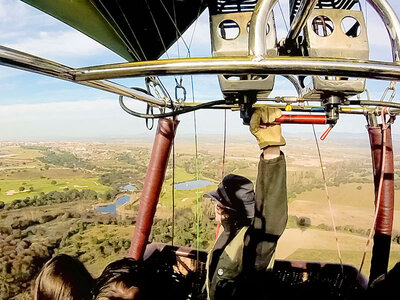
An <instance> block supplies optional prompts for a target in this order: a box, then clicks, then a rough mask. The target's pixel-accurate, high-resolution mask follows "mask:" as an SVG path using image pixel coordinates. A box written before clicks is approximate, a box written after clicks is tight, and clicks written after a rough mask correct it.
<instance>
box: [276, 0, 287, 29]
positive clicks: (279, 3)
mask: <svg viewBox="0 0 400 300" xmlns="http://www.w3.org/2000/svg"><path fill="white" fill-rule="evenodd" d="M278 5H279V10H280V12H281V16H282V20H283V23H284V24H285V27H286V30H287V31H289V27H288V25H287V23H286V19H285V14H284V13H283V10H282V6H281V2H279V1H278Z"/></svg>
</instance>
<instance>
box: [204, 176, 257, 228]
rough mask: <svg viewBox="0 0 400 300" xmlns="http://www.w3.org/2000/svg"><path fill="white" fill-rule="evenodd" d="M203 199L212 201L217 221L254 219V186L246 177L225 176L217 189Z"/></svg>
mask: <svg viewBox="0 0 400 300" xmlns="http://www.w3.org/2000/svg"><path fill="white" fill-rule="evenodd" d="M204 197H208V198H211V201H214V203H215V215H216V219H217V221H224V220H228V221H231V220H232V221H233V220H235V221H238V220H249V219H252V218H253V217H254V210H255V208H254V205H255V200H254V197H255V196H254V185H253V183H252V182H251V181H250V180H249V179H247V178H246V177H243V176H240V175H234V174H229V175H226V176H225V177H224V179H223V180H222V182H221V183H220V184H219V185H218V189H217V190H215V191H212V192H209V193H207V194H205V195H204Z"/></svg>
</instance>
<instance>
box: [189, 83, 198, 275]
mask: <svg viewBox="0 0 400 300" xmlns="http://www.w3.org/2000/svg"><path fill="white" fill-rule="evenodd" d="M190 82H191V88H192V102H193V103H194V102H195V101H194V98H195V97H194V83H193V76H190ZM193 127H194V147H195V170H196V171H195V173H196V182H198V180H199V160H198V142H197V141H198V136H197V120H196V112H195V111H194V112H193ZM199 215H200V214H199V186H198V184H196V269H197V268H198V267H199V259H200V257H199V249H200V224H199V223H200V217H199Z"/></svg>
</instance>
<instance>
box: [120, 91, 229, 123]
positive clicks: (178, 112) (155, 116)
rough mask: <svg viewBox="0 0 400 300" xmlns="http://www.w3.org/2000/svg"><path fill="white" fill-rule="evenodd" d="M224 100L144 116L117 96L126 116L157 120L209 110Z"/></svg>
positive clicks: (121, 97)
mask: <svg viewBox="0 0 400 300" xmlns="http://www.w3.org/2000/svg"><path fill="white" fill-rule="evenodd" d="M224 103H225V100H214V101H210V102H204V103H202V104H199V105H195V106H190V107H184V108H182V109H179V110H174V111H171V112H168V113H161V114H144V113H140V112H136V111H133V110H131V109H129V108H128V107H127V106H126V105H125V103H124V97H123V96H119V105H120V106H121V108H122V109H123V110H124V111H125V112H127V113H128V114H130V115H132V116H135V117H138V118H143V119H158V118H166V117H173V116H178V115H181V114H184V113H188V112H192V111H196V110H198V109H201V108H209V107H212V106H214V105H219V104H224Z"/></svg>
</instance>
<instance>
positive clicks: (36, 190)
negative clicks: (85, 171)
mask: <svg viewBox="0 0 400 300" xmlns="http://www.w3.org/2000/svg"><path fill="white" fill-rule="evenodd" d="M54 181H56V184H54ZM52 182H53V183H52ZM21 187H24V189H25V190H24V191H20V188H21ZM30 188H33V190H32V191H30ZM67 188H68V189H77V190H83V189H88V190H93V191H96V192H98V193H104V192H106V191H109V190H110V189H111V188H110V187H108V186H104V185H102V184H100V183H99V182H98V178H94V177H91V178H84V177H75V178H49V179H47V178H38V179H24V180H17V179H12V180H0V189H1V191H0V201H4V202H5V203H7V202H11V201H12V200H15V199H25V198H26V197H30V198H33V197H34V196H36V195H39V194H40V193H42V192H43V193H48V192H51V191H59V192H63V191H64V190H65V189H67Z"/></svg>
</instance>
